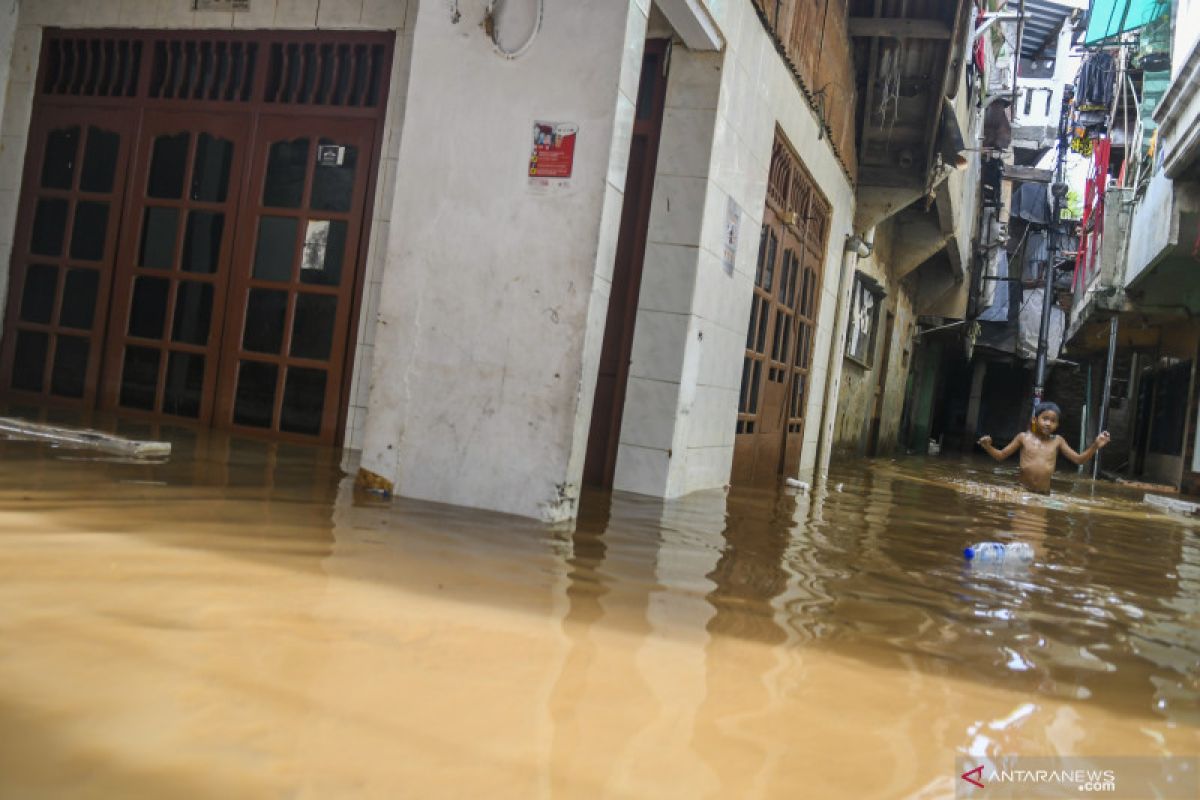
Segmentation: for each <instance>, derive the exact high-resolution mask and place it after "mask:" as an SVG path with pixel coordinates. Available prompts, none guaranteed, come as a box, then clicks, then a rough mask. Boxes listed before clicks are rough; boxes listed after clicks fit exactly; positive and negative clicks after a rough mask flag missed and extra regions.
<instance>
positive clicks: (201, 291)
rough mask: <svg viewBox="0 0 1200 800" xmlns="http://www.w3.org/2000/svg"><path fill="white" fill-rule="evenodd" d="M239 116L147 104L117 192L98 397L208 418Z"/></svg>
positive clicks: (238, 165)
mask: <svg viewBox="0 0 1200 800" xmlns="http://www.w3.org/2000/svg"><path fill="white" fill-rule="evenodd" d="M248 122H249V115H241V114H223V115H216V114H208V115H200V114H189V113H182V112H147V113H146V115H145V118H144V121H143V124H142V135H141V137H140V142H139V147H138V153H137V155H136V157H135V160H134V168H133V174H132V179H131V183H130V186H129V190H128V192H127V200H126V211H125V217H126V224H125V225H124V229H123V232H122V236H121V248H120V252H119V255H118V262H117V270H116V280H115V284H114V290H113V299H114V302H113V307H112V319H111V321H110V324H109V337H108V348H107V358H106V366H105V370H104V382H103V396H102V406H103V407H105V408H108V409H114V410H115V409H119V410H120V411H122V412H132V413H134V414H153V415H156V416H157V415H160V414H161V415H167V416H175V417H181V418H184V419H193V420H198V421H201V422H209V421H210V419H211V416H212V408H213V398H214V394H215V390H216V385H217V373H218V364H219V360H220V344H221V331H222V326H223V323H224V316H225V309H226V302H225V301H226V294H227V291H228V286H229V280H230V271H231V270H230V266H229V264H230V253H231V252H232V250H233V238H234V223H235V221H236V216H237V209H238V200H239V197H240V191H241V183H242V177H243V170H242V165H243V164H244V162H245V158H246V149H247V142H248V139H249V124H248Z"/></svg>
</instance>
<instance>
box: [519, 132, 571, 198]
mask: <svg viewBox="0 0 1200 800" xmlns="http://www.w3.org/2000/svg"><path fill="white" fill-rule="evenodd" d="M578 133H579V126H578V125H576V124H575V123H573V122H544V121H542V120H536V121H535V122H534V123H533V148H532V149H531V150H530V153H529V185H530V186H532V187H536V188H543V189H546V188H563V187H566V186H568V185H569V184H570V181H571V172H572V171H573V170H574V168H575V136H576V134H578Z"/></svg>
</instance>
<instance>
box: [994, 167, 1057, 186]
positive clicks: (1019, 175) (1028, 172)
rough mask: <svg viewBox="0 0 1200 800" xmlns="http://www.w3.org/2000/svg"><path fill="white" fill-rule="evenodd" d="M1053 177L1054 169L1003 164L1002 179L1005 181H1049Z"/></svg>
mask: <svg viewBox="0 0 1200 800" xmlns="http://www.w3.org/2000/svg"><path fill="white" fill-rule="evenodd" d="M1053 177H1054V171H1053V170H1049V169H1038V168H1036V167H1020V166H1017V165H1016V164H1005V165H1004V180H1006V181H1025V182H1027V183H1050V181H1051V180H1052V179H1053Z"/></svg>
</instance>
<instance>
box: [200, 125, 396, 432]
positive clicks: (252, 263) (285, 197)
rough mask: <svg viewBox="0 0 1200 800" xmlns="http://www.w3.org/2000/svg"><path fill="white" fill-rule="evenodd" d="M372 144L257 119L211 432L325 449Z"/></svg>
mask: <svg viewBox="0 0 1200 800" xmlns="http://www.w3.org/2000/svg"><path fill="white" fill-rule="evenodd" d="M301 132H302V133H301ZM373 137H374V126H369V125H364V124H362V123H361V122H355V121H352V120H350V121H347V120H335V119H322V118H316V117H312V118H297V117H292V116H289V117H272V116H265V117H262V118H261V119H260V121H259V125H258V132H257V135H256V137H255V139H256V143H255V145H254V148H255V152H254V154H253V159H252V163H253V165H254V166H253V167H252V169H251V174H250V180H249V183H248V187H249V188H248V189H247V192H248V194H247V195H246V197H245V198H244V200H243V203H242V209H241V211H240V213H239V215H238V222H237V230H238V233H237V243H236V250H235V254H234V265H233V275H232V285H231V290H230V292H231V293H230V299H229V309H230V311H229V314H228V316H227V318H226V320H225V323H224V329H225V335H224V343H223V345H222V363H221V374H220V381H219V386H218V389H217V394H216V418H215V421H216V423H217V424H218V425H221V426H232V427H234V428H240V429H245V430H258V431H272V432H275V433H277V434H279V436H280V437H281V438H293V439H298V440H306V441H313V440H315V439H318V438H319V439H320V440H322V441H332V440H333V437H334V434H335V427H336V424H337V417H338V408H339V401H340V399H341V397H340V394H341V387H342V384H343V381H342V372H343V370H344V369H345V368H346V365H347V364H348V363H350V362H349V360H348V359H347V357H346V355H347V352H346V351H347V346H348V344H349V342H348V335H349V331H350V329H351V326H350V314H351V310H352V308H353V306H354V291H355V285H356V281H355V266H356V264H357V263H358V260H359V259H358V253H359V249H360V247H361V246H362V244H363V242H362V233H363V217H364V211H365V207H366V189H367V185H368V183H369V181H368V178H369V174H368V173H369V170H368V169H367V165H368V164H369V163H370V154H371V152H372V149H373V147H374V138H373Z"/></svg>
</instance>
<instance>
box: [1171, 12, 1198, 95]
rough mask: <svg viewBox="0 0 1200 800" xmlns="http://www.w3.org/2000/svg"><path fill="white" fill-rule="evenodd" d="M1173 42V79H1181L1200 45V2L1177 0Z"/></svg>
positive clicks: (1173, 21) (1172, 22)
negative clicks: (1180, 76)
mask: <svg viewBox="0 0 1200 800" xmlns="http://www.w3.org/2000/svg"><path fill="white" fill-rule="evenodd" d="M1171 24H1172V25H1173V26H1174V28H1175V30H1174V36H1173V40H1172V42H1171V79H1172V80H1174V79H1175V78H1178V77H1179V74H1180V73H1181V72H1183V69H1184V65H1185V63H1186V62H1187V60H1188V56H1190V55H1191V53H1192V50H1194V49H1195V48H1196V44H1197V43H1200V0H1175V12H1174V19H1172V21H1171Z"/></svg>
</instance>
